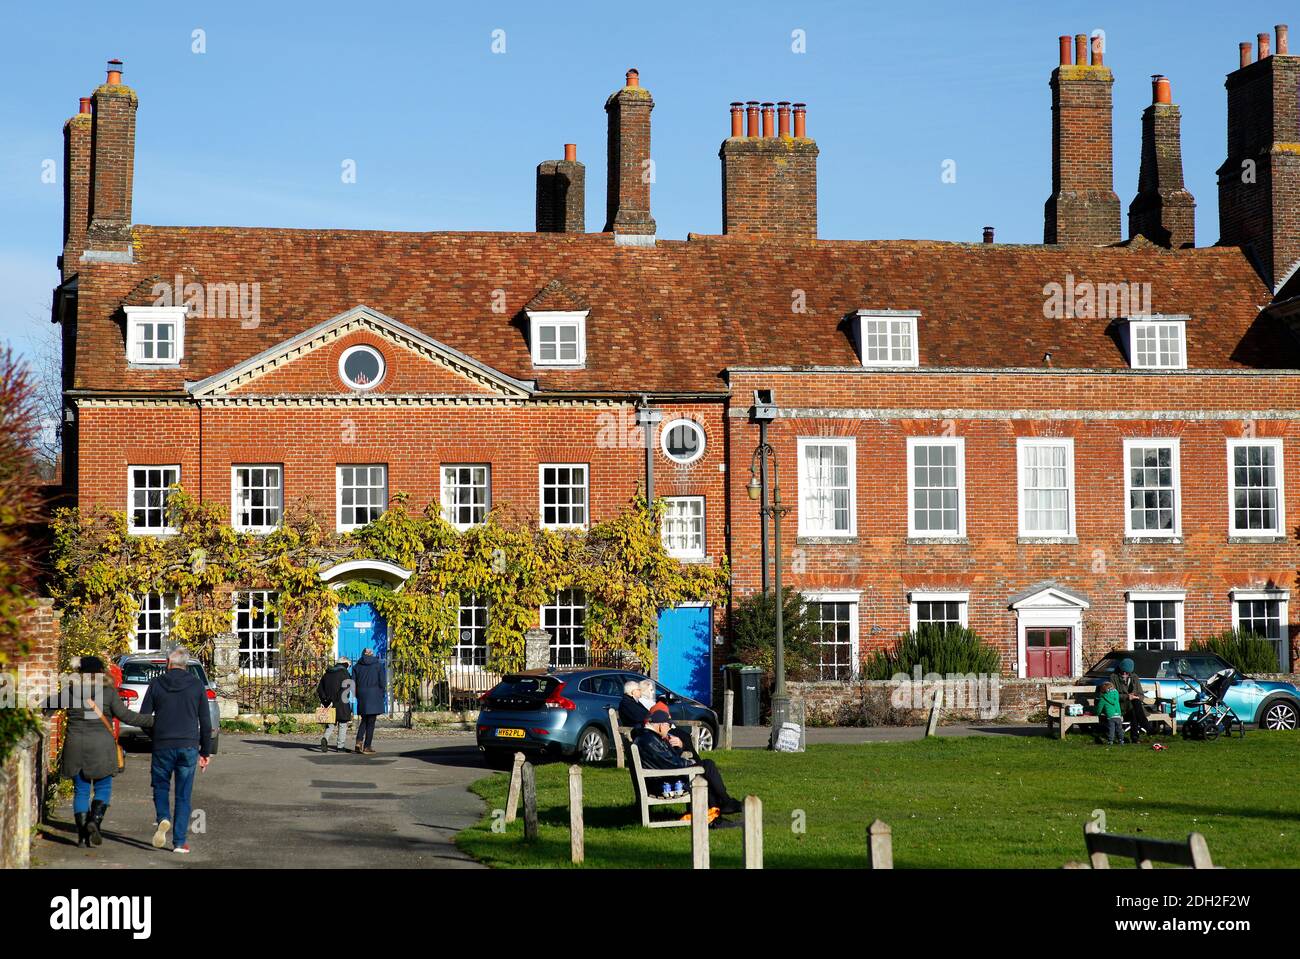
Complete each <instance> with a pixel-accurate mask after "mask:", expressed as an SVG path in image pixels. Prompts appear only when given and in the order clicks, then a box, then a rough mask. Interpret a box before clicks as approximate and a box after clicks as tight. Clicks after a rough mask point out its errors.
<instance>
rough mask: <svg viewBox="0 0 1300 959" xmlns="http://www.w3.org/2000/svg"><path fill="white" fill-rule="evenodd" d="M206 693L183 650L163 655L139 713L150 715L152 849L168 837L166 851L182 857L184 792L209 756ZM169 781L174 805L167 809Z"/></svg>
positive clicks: (187, 806)
mask: <svg viewBox="0 0 1300 959" xmlns="http://www.w3.org/2000/svg"><path fill="white" fill-rule="evenodd" d="M207 692H208V691H207V689H206V688H205V687H204V685H203V682H202V680H200V679H199V677H197V676H195V675H194V674H193V673H192V672H190V655H189V653H187V652H186V651H185V650H184V649H180V648H177V649H174V650H172V651H171V652H170V653H168V654H167V671H166V672H165V673H163V674H162V675H161V676H158V677H156V678H155V679H154V680H153V681H152V682H150V683H149V688H148V689H147V690H146V691H145V694H144V702H143V703H141V704H140V712H141V713H142V714H144V715H146V716H148V715H152V716H153V764H152V767H151V770H150V776H151V778H152V780H153V806H154V812H155V814H156V817H157V823H158V825H157V828H156V829H155V831H154V834H153V845H154V848H155V849H161V848H162V847H163V846H164V845H166V843H167V830H168V829H171V828H172V827H173V825H174V826H175V831H174V832H173V833H172V852H178V853H188V852H189V851H190V847H189V843H188V842H186V838H187V835H188V833H189V825H190V792H191V791H192V790H193V788H194V772H195V769H196V768H198V769H207V768H208V761H209V756H210V755H211V751H212V718H211V716H210V715H209V713H208V698H207ZM173 779H174V780H175V782H176V806H175V809H174V810H171V809H169V808H168V806H169V805H170V800H171V788H172V781H173Z"/></svg>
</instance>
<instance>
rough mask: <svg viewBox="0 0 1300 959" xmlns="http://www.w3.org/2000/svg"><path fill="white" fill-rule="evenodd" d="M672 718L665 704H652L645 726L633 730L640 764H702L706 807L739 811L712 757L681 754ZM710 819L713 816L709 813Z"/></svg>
mask: <svg viewBox="0 0 1300 959" xmlns="http://www.w3.org/2000/svg"><path fill="white" fill-rule="evenodd" d="M672 726H673V720H672V717H671V716H670V715H669V714H668V707H667V706H666V705H664V704H663V703H655V704H654V706H653V707H652V708H651V710H650V715H649V716H648V717H647V718H646V721H645V725H644V726H641V727H640V728H639V729H635V730H633V731H632V742H633V743H635V744H636V747H637V750H638V751H639V752H640V753H641V764H642V765H643V766H645V767H646V768H647V769H684V768H686V767H687V766H696V765H698V766H703V767H704V781H705V782H706V783H707V784H708V786H709V806H710V807H711V808H713V809H717V810H718V812H719V813H722V814H731V813H738V812H740V809H741V805H740V803H739V802H737V801H736V800H735V799H732V798H731V796H730V794H729V793H728V792H727V787H726V784H725V783H723V781H722V774H721V773H720V772H718V767H717V765H716V764H715V763H714V762H713V760H712V759H693V760H692V759H687V758H686V757H685V756H683V755H682V741H681V739H679V738H678V737H677V736H674V735H672ZM710 818H712V816H710Z"/></svg>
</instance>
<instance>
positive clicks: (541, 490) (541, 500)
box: [537, 463, 591, 529]
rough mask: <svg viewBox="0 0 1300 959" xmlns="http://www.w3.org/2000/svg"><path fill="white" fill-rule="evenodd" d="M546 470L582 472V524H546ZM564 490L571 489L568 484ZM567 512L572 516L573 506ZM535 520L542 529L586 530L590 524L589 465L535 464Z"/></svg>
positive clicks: (571, 486) (570, 505)
mask: <svg viewBox="0 0 1300 959" xmlns="http://www.w3.org/2000/svg"><path fill="white" fill-rule="evenodd" d="M548 469H570V470H573V469H580V470H582V522H580V523H572V522H570V523H548V522H546V471H547V470H548ZM564 488H565V489H573V488H574V485H573V483H569V484H568V485H567V486H565V487H564ZM568 505H569V510H570V515H572V510H573V504H572V503H570V504H568ZM537 520H538V523H539V524H540V525H541V527H542V528H543V529H586V528H587V524H588V523H590V522H591V465H590V464H588V463H538V464H537Z"/></svg>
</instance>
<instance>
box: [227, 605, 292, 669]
mask: <svg viewBox="0 0 1300 959" xmlns="http://www.w3.org/2000/svg"><path fill="white" fill-rule="evenodd" d="M255 596H260V597H261V599H262V609H263V611H264V612H263V616H262V620H263V623H265V621H266V619H267V616H266V615H265V610H266V609H267V608H268V607H270V608H271V612H272V614H273V615H274V616H275V628H274V629H268V628H266V626H265V625H263V626H254V625H253V622H252V618H251V617H252V609H253V605H252V600H253V597H255ZM279 600H280V595H279V593H278V592H277V591H275V590H273V589H240V590H235V595H234V596H232V597H231V602H230V630H231V632H233V633H234V634H235V645H236V648H237V649H238V651H239V655H240V656H241V657H242V656H244V655H247V656H248V657H249V660H250V663H251V660H252V657H253V655H254V654H263V655H266V654H271V656H272V661H273V662H274V663H276V665H274V666H266V665H263V666H253V665H251V664H250V665H248V666H240V667H239V671H240V672H241V673H243V674H244V675H245V676H274V675H275V674H276V672H278V670H279V662H280V652H281V646H282V644H283V641H284V623H282V622H281V621H280V611H279V610H278V609H276V608H275V605H276V603H278V602H279ZM244 602H247V603H248V608H249V617H250V618H249V630H248V639H249V644H248V649H247V650H244V649H240V648H239V640H240V638H241V637H240V632H239V611H240V605H241V604H242V603H244ZM271 635H274V636H275V645H274V646H267V645H263V646H261V647H257V648H254V647H253V642H252V640H253V637H255V636H262V637H268V636H271Z"/></svg>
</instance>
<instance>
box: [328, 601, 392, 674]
mask: <svg viewBox="0 0 1300 959" xmlns="http://www.w3.org/2000/svg"><path fill="white" fill-rule="evenodd" d="M338 647H339V648H338V655H340V656H346V657H347V658H348V659H350V660H352V662H354V663H355V662H356V661H357V660H358V659H360V658H361V651H362V650H363V649H367V648H369V649H373V650H374V651H375V655H376V656H378V657H379V658H380V659H387V658H388V623H386V622H384V617H382V616H380V615H379V613H378V611H376V609H375V607H374V606H373V605H371V604H370V603H353V604H352V605H351V606H340V607H339V642H338Z"/></svg>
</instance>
